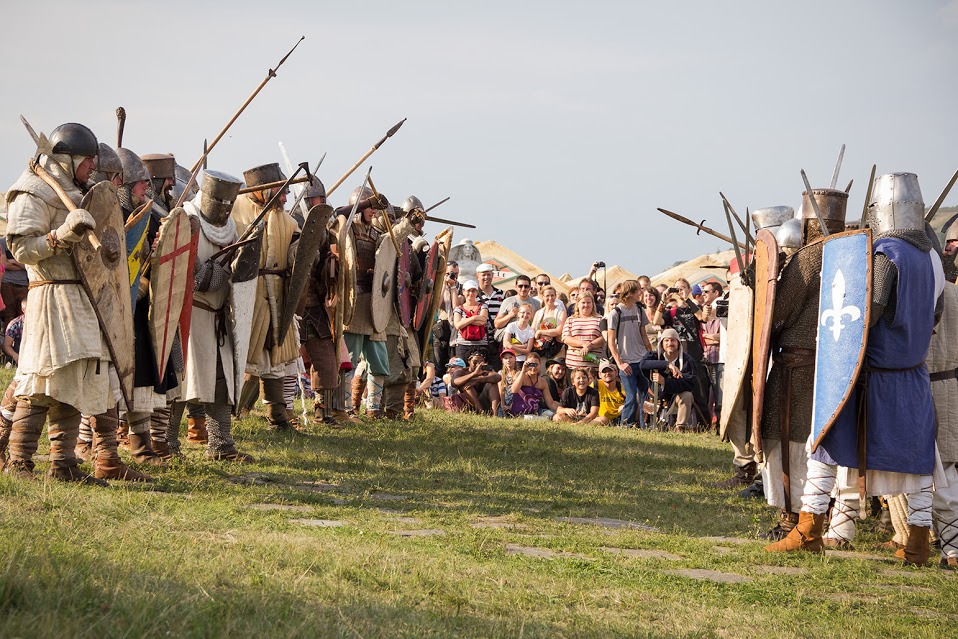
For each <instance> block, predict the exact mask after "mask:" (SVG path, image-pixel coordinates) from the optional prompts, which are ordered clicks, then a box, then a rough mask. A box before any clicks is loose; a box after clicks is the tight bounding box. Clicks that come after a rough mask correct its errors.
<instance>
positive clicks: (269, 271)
mask: <svg viewBox="0 0 958 639" xmlns="http://www.w3.org/2000/svg"><path fill="white" fill-rule="evenodd" d="M259 274H260V275H286V274H287V271H286V269H284V268H261V269H260V270H259Z"/></svg>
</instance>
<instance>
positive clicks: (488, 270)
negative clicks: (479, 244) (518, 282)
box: [476, 263, 506, 368]
mask: <svg viewBox="0 0 958 639" xmlns="http://www.w3.org/2000/svg"><path fill="white" fill-rule="evenodd" d="M495 270H496V269H495V267H494V266H493V265H492V264H487V263H483V264H480V265H479V266H477V267H476V280H477V281H478V282H479V301H480V302H482V303H483V304H485V305H486V308H488V309H489V321H488V322H486V340H487V341H488V348H487V349H486V360H487V361H488V362H489V365H490V366H492V367H494V368H498V367H499V366H500V365H501V364H502V362H501V361H500V360H499V350H500V349H501V348H502V341H501V340H499V339H496V337H495V333H496V322H495V319H496V316H497V315H499V307H500V306H502V302H503V300H504V299H505V298H506V296H505V293H503V292H502V289H498V288H496V287H495V286H493V285H492V278H493V276H494V275H495Z"/></svg>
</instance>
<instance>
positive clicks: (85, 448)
mask: <svg viewBox="0 0 958 639" xmlns="http://www.w3.org/2000/svg"><path fill="white" fill-rule="evenodd" d="M115 435H116V434H115V433H114V436H115ZM74 452H75V453H76V456H77V459H79V460H80V461H81V462H82V463H84V464H85V463H87V462H88V461H90V459H92V458H93V442H85V441H83V440H82V439H78V440H77V447H76V450H75V451H74Z"/></svg>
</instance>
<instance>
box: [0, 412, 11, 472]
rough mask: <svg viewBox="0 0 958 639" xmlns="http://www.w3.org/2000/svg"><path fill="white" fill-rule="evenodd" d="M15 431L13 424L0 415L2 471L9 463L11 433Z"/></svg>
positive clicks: (0, 465)
mask: <svg viewBox="0 0 958 639" xmlns="http://www.w3.org/2000/svg"><path fill="white" fill-rule="evenodd" d="M12 431H13V422H11V421H10V420H9V419H7V418H6V417H4V416H3V415H0V471H2V470H3V468H4V466H6V463H7V447H8V446H9V445H10V433H11V432H12Z"/></svg>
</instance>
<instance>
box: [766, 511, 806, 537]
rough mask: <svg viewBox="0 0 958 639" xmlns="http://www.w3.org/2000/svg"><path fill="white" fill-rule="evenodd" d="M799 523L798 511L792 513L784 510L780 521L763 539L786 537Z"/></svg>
mask: <svg viewBox="0 0 958 639" xmlns="http://www.w3.org/2000/svg"><path fill="white" fill-rule="evenodd" d="M797 523H798V513H790V512H788V511H787V510H783V511H782V512H781V515H780V516H779V519H778V523H777V524H776V525H775V527H774V528H772V529H771V530H769V531H768V532H767V533H765V534H763V535H762V539H768V540H769V541H780V540H782V539H785V537H787V536H788V533H790V532H792V528H794V527H795V525H796V524H797Z"/></svg>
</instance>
